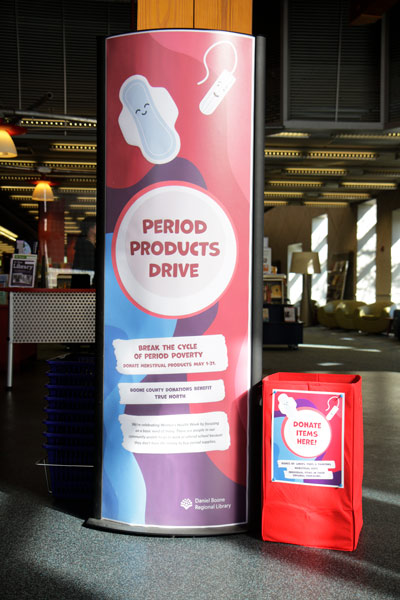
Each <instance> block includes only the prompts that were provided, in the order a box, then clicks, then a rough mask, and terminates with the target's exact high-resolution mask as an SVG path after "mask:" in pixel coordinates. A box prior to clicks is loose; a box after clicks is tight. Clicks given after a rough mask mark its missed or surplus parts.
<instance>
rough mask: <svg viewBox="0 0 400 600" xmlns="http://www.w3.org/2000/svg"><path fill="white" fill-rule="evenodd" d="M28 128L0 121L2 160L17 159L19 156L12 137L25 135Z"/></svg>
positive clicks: (0, 154)
mask: <svg viewBox="0 0 400 600" xmlns="http://www.w3.org/2000/svg"><path fill="white" fill-rule="evenodd" d="M24 133H26V128H25V127H21V126H20V125H14V124H12V123H7V122H6V121H5V120H4V119H0V158H15V157H16V156H17V155H18V152H17V149H16V147H15V144H14V140H13V138H12V137H11V136H14V135H23V134H24Z"/></svg>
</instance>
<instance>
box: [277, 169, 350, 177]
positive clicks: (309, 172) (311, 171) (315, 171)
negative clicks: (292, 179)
mask: <svg viewBox="0 0 400 600" xmlns="http://www.w3.org/2000/svg"><path fill="white" fill-rule="evenodd" d="M285 172H286V173H289V174H290V175H333V176H338V175H347V169H334V168H331V167H326V168H325V169H324V168H320V169H318V168H313V167H286V168H285Z"/></svg>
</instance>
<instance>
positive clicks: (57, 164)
mask: <svg viewBox="0 0 400 600" xmlns="http://www.w3.org/2000/svg"><path fill="white" fill-rule="evenodd" d="M43 164H44V165H45V166H46V167H49V168H51V169H68V170H71V169H88V170H95V169H96V165H97V163H95V162H75V161H70V162H66V161H60V160H45V161H44V162H43Z"/></svg>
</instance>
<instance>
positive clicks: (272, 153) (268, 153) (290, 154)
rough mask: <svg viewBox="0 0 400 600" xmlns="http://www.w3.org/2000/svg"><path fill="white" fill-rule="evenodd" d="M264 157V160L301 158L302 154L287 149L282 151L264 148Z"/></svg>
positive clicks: (298, 151)
mask: <svg viewBox="0 0 400 600" xmlns="http://www.w3.org/2000/svg"><path fill="white" fill-rule="evenodd" d="M264 156H265V157H266V158H302V157H303V153H302V152H301V151H300V150H290V149H288V148H286V149H282V150H277V149H276V148H265V150H264Z"/></svg>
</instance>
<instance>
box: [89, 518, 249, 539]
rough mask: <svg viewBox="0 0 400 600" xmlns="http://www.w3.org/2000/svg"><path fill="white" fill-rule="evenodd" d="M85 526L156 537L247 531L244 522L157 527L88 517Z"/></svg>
mask: <svg viewBox="0 0 400 600" xmlns="http://www.w3.org/2000/svg"><path fill="white" fill-rule="evenodd" d="M84 525H85V527H91V528H94V529H102V530H103V531H110V532H114V533H128V534H133V535H148V536H158V537H200V536H203V537H204V536H213V535H232V534H237V533H245V532H246V531H248V526H247V524H246V523H244V524H239V525H221V526H218V527H184V528H183V527H159V526H157V525H143V526H142V525H129V523H119V522H118V521H110V520H108V519H95V518H89V519H87V520H86V521H85V523H84Z"/></svg>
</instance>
